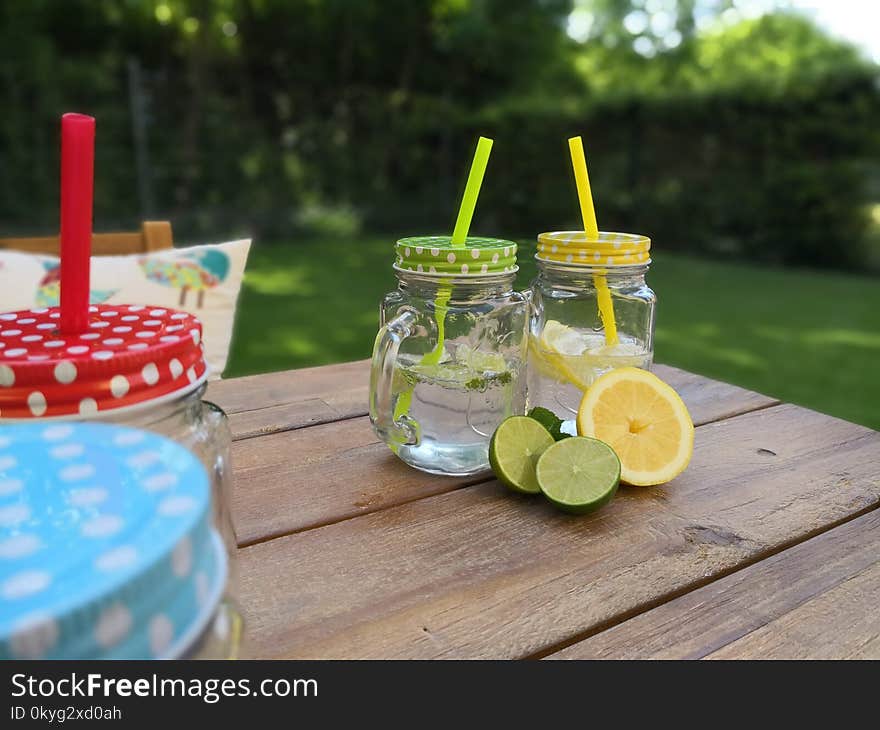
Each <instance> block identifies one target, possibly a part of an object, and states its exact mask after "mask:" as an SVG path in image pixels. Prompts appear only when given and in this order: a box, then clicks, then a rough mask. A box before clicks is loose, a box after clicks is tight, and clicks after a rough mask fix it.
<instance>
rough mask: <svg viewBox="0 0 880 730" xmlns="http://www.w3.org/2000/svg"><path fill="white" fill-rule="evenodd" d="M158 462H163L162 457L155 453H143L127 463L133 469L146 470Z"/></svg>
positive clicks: (131, 458)
mask: <svg viewBox="0 0 880 730" xmlns="http://www.w3.org/2000/svg"><path fill="white" fill-rule="evenodd" d="M158 461H162V456H161V455H160V454H158V453H156V452H155V451H141V452H140V453H139V454H135V455H134V456H132V457H130V458H129V459H127V460H126V462H125V463H126V464H128V465H129V466H130V467H131V468H132V469H144V468H145V467H148V466H150V465H151V464H155V463H156V462H158Z"/></svg>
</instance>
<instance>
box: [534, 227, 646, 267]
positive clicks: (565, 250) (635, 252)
mask: <svg viewBox="0 0 880 730" xmlns="http://www.w3.org/2000/svg"><path fill="white" fill-rule="evenodd" d="M650 249H651V239H650V238H648V237H647V236H642V235H639V234H637V233H615V232H612V231H600V232H599V237H598V238H587V235H586V234H585V233H584V232H583V231H552V232H550V233H541V234H540V235H539V236H538V252H537V254H535V258H536V259H538V260H539V261H550V262H552V263H558V264H570V265H574V266H591V267H594V266H602V267H605V266H635V265H638V264H648V263H650V262H651V257H650V254H649V251H650Z"/></svg>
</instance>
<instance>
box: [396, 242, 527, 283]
mask: <svg viewBox="0 0 880 730" xmlns="http://www.w3.org/2000/svg"><path fill="white" fill-rule="evenodd" d="M394 249H395V252H396V253H397V258H396V259H395V262H394V266H395V268H396V269H398V270H401V271H414V272H416V273H423V274H444V275H447V276H448V275H455V276H483V275H489V274H503V273H512V272H516V270H517V266H516V244H515V243H514V242H513V241H505V240H504V239H503V238H480V237H475V236H469V237H468V238H466V239H465V244H464V245H463V246H453V245H452V239H451V237H450V236H413V237H411V238H401V239H400V240H399V241H398V242H397V243H396V244H395V247H394Z"/></svg>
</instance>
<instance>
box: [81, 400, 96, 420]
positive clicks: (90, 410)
mask: <svg viewBox="0 0 880 730" xmlns="http://www.w3.org/2000/svg"><path fill="white" fill-rule="evenodd" d="M97 412H98V402H97V401H96V400H95V399H94V398H83V399H82V400H81V401H80V402H79V414H80V415H81V416H93V415H94V414H96V413H97Z"/></svg>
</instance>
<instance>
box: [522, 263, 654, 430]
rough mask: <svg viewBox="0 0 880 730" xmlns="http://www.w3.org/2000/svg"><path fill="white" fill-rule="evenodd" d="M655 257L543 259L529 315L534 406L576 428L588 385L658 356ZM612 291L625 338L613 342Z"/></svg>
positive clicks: (619, 330) (531, 399)
mask: <svg viewBox="0 0 880 730" xmlns="http://www.w3.org/2000/svg"><path fill="white" fill-rule="evenodd" d="M647 270H648V264H638V265H632V266H613V267H611V266H606V267H603V268H598V267H592V266H587V265H566V264H560V263H553V262H549V261H541V260H540V259H538V275H537V277H535V280H534V281H533V282H532V286H531V290H530V295H531V307H530V317H529V375H528V407H529V408H533V407H535V406H541V407H544V408H547V409H549V410H551V411H553V412H554V413H555V414H556V415H557V416H559V417H560V418H561V419H562V420H563V421H565V426H564V428H565V430H566V431H568V432H569V433H575V423H574V419H575V416H576V415H577V410H578V406H579V405H580V402H581V399H582V398H583V395H584V392H585V391H586V389H587V388H588V387H589V386H590V384H591V383H592V382H593V381H594V380H595V379H596V378H597V377H599V376H600V375H602V374H603V373H606V372H608V371H609V370H611V369H613V368H616V367H625V366H633V367H640V368H646V369H647V368H649V367H650V366H651V363H652V362H653V358H654V316H655V304H656V301H657V297H656V295H655V294H654V292H653V291H652V290H651V288H650V287H649V286H648V285H647V283H646V282H645V274H646V272H647ZM603 288H604V289H605V290H606V291H607V294H608V295H610V300H611V304H612V306H613V310H614V320H615V323H616V327H617V338H618V341H617V343H613V342H608V341H606V336H605V328H604V326H603V323H602V318H601V316H600V314H599V304H600V302H599V298H600V296H603V295H604V292H603V291H602V290H603Z"/></svg>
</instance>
